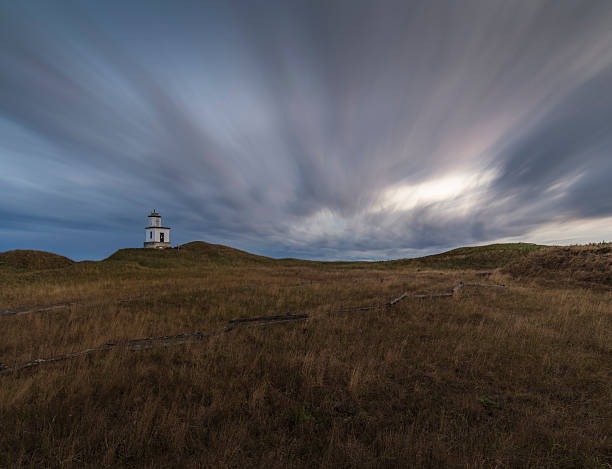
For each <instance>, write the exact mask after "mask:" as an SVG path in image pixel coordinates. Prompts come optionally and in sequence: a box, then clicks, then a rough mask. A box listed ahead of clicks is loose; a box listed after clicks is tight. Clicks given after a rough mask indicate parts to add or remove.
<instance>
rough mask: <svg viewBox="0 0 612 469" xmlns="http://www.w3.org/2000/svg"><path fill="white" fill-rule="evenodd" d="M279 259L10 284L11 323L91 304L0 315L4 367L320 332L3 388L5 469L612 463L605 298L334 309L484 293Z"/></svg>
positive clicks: (491, 297) (450, 276) (585, 295)
mask: <svg viewBox="0 0 612 469" xmlns="http://www.w3.org/2000/svg"><path fill="white" fill-rule="evenodd" d="M147 255H155V254H153V253H152V254H147ZM169 255H170V254H168V253H166V254H161V256H169ZM160 259H161V257H160ZM283 262H284V261H281V262H269V263H268V262H264V263H261V264H249V263H244V265H223V264H219V263H212V262H207V263H201V264H197V263H195V264H190V265H189V266H181V264H180V263H176V264H172V265H167V266H166V267H160V266H159V265H158V266H154V267H146V266H143V265H141V264H138V263H134V262H127V261H125V262H124V261H117V262H113V263H109V262H108V261H107V262H103V263H84V264H83V263H79V264H75V265H73V266H70V267H66V268H63V269H58V270H49V271H38V272H24V273H5V274H2V275H0V281H1V282H2V283H1V284H2V287H0V288H1V290H0V298H1V299H2V302H1V304H0V309H5V308H9V307H10V308H12V307H18V306H26V305H35V304H50V303H57V302H61V301H75V300H78V301H79V302H80V304H77V305H72V306H69V307H66V308H63V309H56V310H52V311H48V312H38V313H32V314H23V315H14V316H0V362H2V363H5V364H7V365H12V364H15V363H20V362H25V361H29V360H31V359H34V358H39V357H49V356H53V355H57V354H62V353H68V352H73V351H78V350H82V349H86V348H89V347H92V346H98V345H101V344H103V343H105V342H107V341H110V340H118V339H127V338H139V337H147V336H158V335H168V334H177V333H182V332H195V331H210V330H213V329H217V328H219V327H220V326H222V325H224V324H225V322H226V321H227V320H228V319H233V318H238V317H256V316H262V315H273V314H284V313H286V312H305V313H308V314H309V316H310V318H309V320H308V321H306V322H298V323H288V324H282V325H276V326H273V327H268V328H251V329H238V330H234V331H231V332H228V333H226V334H223V335H219V336H216V337H213V338H210V339H209V340H206V341H203V342H202V343H198V344H192V345H185V346H179V347H172V348H165V349H155V350H146V351H138V352H135V351H129V350H126V349H125V348H117V349H114V350H111V351H108V352H101V353H97V354H92V355H88V356H85V357H81V358H77V359H74V360H69V361H63V362H58V363H50V364H45V365H41V366H39V367H36V368H33V369H29V370H22V371H20V372H14V373H9V374H5V375H0V467H18V466H26V467H40V466H48V467H126V466H138V467H260V466H268V467H313V466H314V467H316V466H320V467H525V466H532V467H606V465H608V466H609V465H610V464H611V463H612V459H611V456H612V453H611V451H610V448H611V447H612V440H611V437H610V435H611V430H612V428H611V421H610V416H611V415H612V405H611V402H612V396H611V389H612V386H611V371H612V370H611V368H612V367H611V364H612V347H611V345H612V327H611V326H612V324H611V321H610V320H611V316H612V314H611V313H612V293H611V292H610V291H609V290H606V289H603V288H599V289H585V288H577V287H575V286H572V285H571V284H568V283H564V284H563V285H562V286H561V287H556V286H555V285H552V284H550V283H548V284H538V283H534V282H531V283H529V284H527V285H525V284H523V283H521V282H520V281H519V280H518V279H512V278H511V277H510V276H508V275H507V274H501V273H499V272H494V273H493V276H492V278H491V279H490V281H491V282H501V283H507V284H508V285H509V287H510V288H508V289H493V288H490V289H485V288H478V287H466V288H464V289H463V290H462V291H461V296H460V297H458V298H440V299H427V300H419V299H414V298H406V299H404V300H402V301H401V302H399V303H397V304H396V305H394V306H393V307H391V308H382V309H378V310H371V311H358V312H338V310H339V309H342V308H346V307H352V306H361V305H368V304H379V303H383V302H385V301H387V300H389V299H391V298H393V297H396V296H397V295H399V294H400V293H401V292H403V291H408V292H410V293H433V292H439V291H449V290H450V289H451V288H452V287H453V286H454V285H455V284H457V282H458V281H460V280H464V281H483V280H482V279H480V278H479V277H477V276H476V275H475V274H476V271H474V270H465V271H464V270H458V269H453V270H446V271H439V270H425V269H424V267H423V265H419V269H417V268H416V267H414V266H412V267H411V266H399V267H396V268H386V267H384V266H381V265H368V264H360V265H358V266H356V267H354V268H347V266H346V265H345V264H338V265H336V264H329V265H320V264H314V263H313V264H309V263H304V264H300V263H298V262H294V263H293V264H292V263H289V262H285V263H283ZM151 265H155V264H154V263H153V264H151ZM308 281H312V282H313V283H311V284H310V283H307V284H304V282H308ZM298 284H300V285H298ZM120 300H121V301H120Z"/></svg>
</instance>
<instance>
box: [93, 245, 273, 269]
mask: <svg viewBox="0 0 612 469" xmlns="http://www.w3.org/2000/svg"><path fill="white" fill-rule="evenodd" d="M273 261H274V259H271V258H269V257H264V256H258V255H255V254H251V253H248V252H246V251H241V250H240V249H235V248H231V247H228V246H223V245H221V244H210V243H205V242H204V241H193V242H191V243H187V244H183V245H181V246H179V247H175V248H172V249H143V248H132V249H120V250H119V251H117V252H115V253H114V254H112V255H111V256H110V257H108V258H107V259H105V260H104V262H135V263H137V264H139V265H141V266H143V267H152V268H168V267H193V266H195V265H198V264H202V263H208V264H215V265H232V266H242V265H253V264H255V265H257V264H259V265H261V264H267V263H270V262H273Z"/></svg>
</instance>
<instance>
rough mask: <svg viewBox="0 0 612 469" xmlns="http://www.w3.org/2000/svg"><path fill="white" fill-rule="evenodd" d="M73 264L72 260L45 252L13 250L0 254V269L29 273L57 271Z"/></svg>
mask: <svg viewBox="0 0 612 469" xmlns="http://www.w3.org/2000/svg"><path fill="white" fill-rule="evenodd" d="M72 264H74V261H73V260H72V259H68V258H67V257H64V256H60V255H59V254H54V253H52V252H46V251H34V250H24V249H15V250H14V251H6V252H0V269H2V270H11V271H30V270H47V269H59V268H61V267H67V266H69V265H72Z"/></svg>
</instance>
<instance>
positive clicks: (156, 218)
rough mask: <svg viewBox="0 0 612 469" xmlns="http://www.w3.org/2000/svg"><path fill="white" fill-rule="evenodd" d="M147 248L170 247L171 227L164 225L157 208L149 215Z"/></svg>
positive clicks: (145, 243)
mask: <svg viewBox="0 0 612 469" xmlns="http://www.w3.org/2000/svg"><path fill="white" fill-rule="evenodd" d="M144 247H145V248H159V249H163V248H169V247H171V245H170V228H167V227H165V226H162V222H161V215H160V214H159V213H157V212H156V211H155V210H153V211H152V212H151V214H150V215H149V226H147V227H146V228H145V241H144Z"/></svg>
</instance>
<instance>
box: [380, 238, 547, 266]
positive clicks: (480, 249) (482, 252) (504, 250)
mask: <svg viewBox="0 0 612 469" xmlns="http://www.w3.org/2000/svg"><path fill="white" fill-rule="evenodd" d="M543 247H544V246H541V245H538V244H531V243H506V244H490V245H488V246H474V247H467V248H458V249H453V250H452V251H447V252H443V253H441V254H434V255H432V256H425V257H419V258H416V259H400V260H397V261H391V262H390V263H391V264H399V265H402V266H405V265H406V266H407V265H413V266H417V267H424V268H431V269H475V270H480V269H495V268H498V267H503V266H505V265H507V264H509V263H511V262H513V261H516V260H518V259H522V258H524V257H526V256H527V255H529V254H530V253H532V252H534V251H538V250H540V249H541V248H543Z"/></svg>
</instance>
